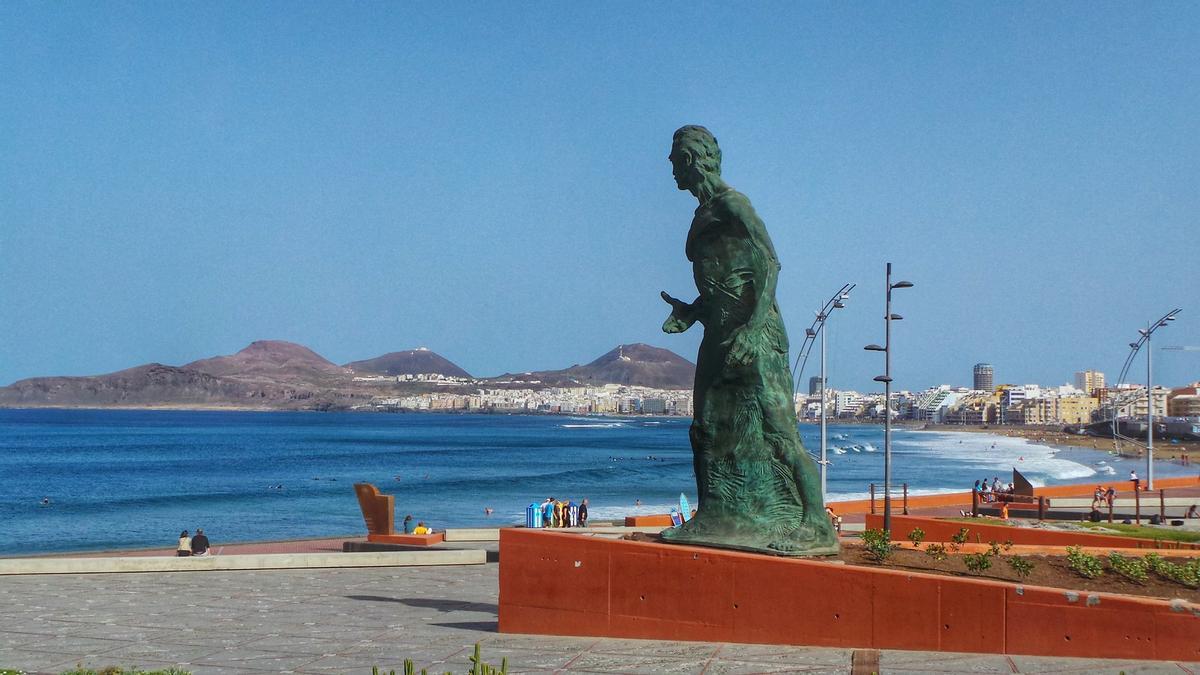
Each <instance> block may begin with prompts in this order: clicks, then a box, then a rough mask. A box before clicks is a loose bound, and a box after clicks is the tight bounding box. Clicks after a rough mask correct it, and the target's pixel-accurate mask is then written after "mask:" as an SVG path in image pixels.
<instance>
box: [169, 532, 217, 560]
mask: <svg viewBox="0 0 1200 675" xmlns="http://www.w3.org/2000/svg"><path fill="white" fill-rule="evenodd" d="M208 551H209V545H208V536H207V535H205V534H204V530H203V529H202V528H199V527H197V528H196V536H194V537H190V536H188V531H187V530H184V531H183V532H181V533H179V545H178V546H177V547H176V548H175V555H176V556H177V557H180V558H188V557H191V556H200V555H208Z"/></svg>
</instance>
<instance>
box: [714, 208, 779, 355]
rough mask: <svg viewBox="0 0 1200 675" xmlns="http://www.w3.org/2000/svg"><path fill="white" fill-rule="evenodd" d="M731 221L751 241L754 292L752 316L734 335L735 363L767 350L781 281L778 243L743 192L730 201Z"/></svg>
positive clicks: (750, 254) (731, 351) (729, 214)
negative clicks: (770, 318)
mask: <svg viewBox="0 0 1200 675" xmlns="http://www.w3.org/2000/svg"><path fill="white" fill-rule="evenodd" d="M727 208H728V214H727V216H728V218H729V220H728V222H729V224H730V226H731V227H732V228H735V230H740V231H741V232H740V233H741V234H742V236H744V237H745V238H746V240H747V242H748V243H749V245H750V246H749V260H748V261H747V263H748V265H749V267H750V272H751V275H750V276H751V280H752V281H751V283H752V285H753V289H754V290H753V293H752V294H751V296H750V301H751V302H752V303H754V306H753V307H751V311H750V317H749V318H748V319H747V320H746V323H745V325H743V326H742V327H741V328H740V329H739V330H738V331H737V333H736V334H735V335H734V336H733V344H732V345H731V349H730V354H729V357H730V359H731V360H732V361H734V362H735V363H749V362H750V361H751V360H753V359H754V357H755V356H756V355H757V354H758V353H760V352H763V351H765V350H766V349H767V333H766V330H765V327H766V323H767V315H768V313H769V312H770V311H771V307H772V305H774V303H775V286H776V284H777V283H778V281H779V270H780V264H779V258H778V257H777V256H776V254H775V246H774V244H772V243H771V237H770V236H769V235H768V234H767V227H766V225H765V224H764V223H763V221H762V219H761V218H759V217H758V214H757V213H755V212H754V207H753V206H751V205H750V201H749V200H748V199H746V198H745V197H744V196H742V195H738V196H736V197H734V198H732V199H730V200H729V202H728V203H727Z"/></svg>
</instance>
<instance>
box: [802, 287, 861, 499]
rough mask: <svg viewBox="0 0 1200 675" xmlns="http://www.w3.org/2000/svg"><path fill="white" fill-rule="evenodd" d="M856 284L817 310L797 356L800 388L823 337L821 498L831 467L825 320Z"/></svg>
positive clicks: (840, 307) (842, 305)
mask: <svg viewBox="0 0 1200 675" xmlns="http://www.w3.org/2000/svg"><path fill="white" fill-rule="evenodd" d="M854 286H855V284H846V285H844V286H842V287H841V289H839V290H838V292H837V293H834V294H833V297H831V298H829V300H827V301H826V302H825V305H824V306H823V307H821V310H820V311H819V312H817V317H816V319H814V320H813V323H812V325H811V326H809V327H808V328H807V329H806V330H805V331H804V344H803V345H801V347H800V354H799V356H798V357H797V358H796V368H795V371H796V388H797V389H799V388H800V383H801V378H802V377H803V373H804V366H805V364H807V363H808V355H809V354H810V353H811V352H812V343H813V340H815V339H817V338H818V337H819V338H820V339H821V459H820V461H819V462H818V463H817V464H818V466H820V472H821V499H822V500H824V499H825V497H826V478H827V474H828V468H829V440H828V436H827V431H826V421H825V383H826V379H827V378H826V375H825V322H826V321H827V320H828V319H829V315H830V314H831V313H832V312H833V310H835V309H842V308H844V307H845V306H846V300H849V299H850V291H851V290H853V289H854Z"/></svg>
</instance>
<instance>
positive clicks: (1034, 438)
mask: <svg viewBox="0 0 1200 675" xmlns="http://www.w3.org/2000/svg"><path fill="white" fill-rule="evenodd" d="M911 430H912V431H933V432H938V431H942V432H963V433H975V434H991V435H993V436H1007V437H1009V438H1023V439H1025V440H1027V441H1031V442H1034V443H1041V444H1043V445H1049V446H1051V447H1057V448H1072V449H1076V448H1078V449H1083V450H1098V451H1100V452H1104V453H1106V454H1108V453H1112V452H1114V450H1115V448H1114V441H1113V439H1111V438H1105V437H1103V436H1086V435H1079V434H1068V433H1066V432H1064V431H1063V430H1062V427H1061V426H1057V425H1056V426H1029V427H1025V426H1007V425H996V424H990V425H962V426H960V425H952V424H927V425H925V426H922V427H918V428H913V429H911ZM1115 454H1116V455H1117V456H1119V457H1125V458H1138V457H1141V458H1144V457H1145V456H1146V454H1145V450H1144V449H1143V448H1141V447H1140V446H1138V445H1135V444H1134V443H1132V442H1129V441H1122V442H1121V443H1120V451H1119V452H1116V453H1115ZM1183 456H1187V457H1188V459H1189V461H1192V462H1195V461H1197V460H1200V443H1197V442H1192V441H1183V442H1180V443H1171V442H1169V441H1167V442H1163V443H1162V445H1158V444H1157V443H1156V444H1155V447H1154V458H1155V461H1156V462H1159V461H1162V462H1170V461H1175V462H1179V461H1180V458H1181V457H1183Z"/></svg>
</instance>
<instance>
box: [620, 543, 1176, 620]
mask: <svg viewBox="0 0 1200 675" xmlns="http://www.w3.org/2000/svg"><path fill="white" fill-rule="evenodd" d="M624 538H625V539H631V540H633V541H644V542H654V543H659V542H661V541H662V540H661V539H660V538H659V537H658V535H654V534H646V533H640V532H639V533H634V534H630V535H626V536H625V537H624ZM1011 557H1012V556H1010V555H1008V554H1006V553H1001V554H1000V556H999V557H998V558H997V557H993V558H991V562H992V566H991V567H989V568H988V569H986V570H984V571H983V572H980V573H978V574H974V573H971V572H968V571H967V568H966V565H965V564H964V563H963V557H962V556H961V555H955V554H952V555H950V556H949V557H947V558H946V559H945V560H935V559H934V558H933V557H932V556H929V555H927V554H926V553H925V551H924V549H921V550H914V549H913V548H912V547H911V546H909V547H901V548H899V549H897V550H896V551H895V553H893V554H892V557H891V558H889V559H888V562H887V564H885V565H880V564H879V563H876V562H874V561H872V560H870V559H868V558H867V557H866V556H864V555H863V549H862V547H861V546H857V545H849V546H847V545H845V543H843V545H842V550H841V553H839V554H838V555H837V557H836V558H834V559H836V560H841V561H842V562H844V563H846V564H847V565H857V566H861V567H881V568H884V569H890V570H898V571H899V570H909V571H913V572H924V573H926V574H938V575H942V576H952V577H971V578H976V579H993V580H996V581H1008V582H1012V583H1016V584H1022V585H1027V586H1049V587H1051V588H1062V589H1066V590H1071V591H1084V592H1091V593H1115V594H1119V595H1138V596H1143V597H1148V598H1159V599H1162V600H1172V599H1175V598H1183V599H1184V600H1187V601H1188V602H1192V603H1196V604H1200V589H1196V588H1188V587H1187V586H1183V585H1181V584H1177V583H1175V582H1173V581H1167V580H1165V579H1162V578H1160V577H1158V576H1156V575H1155V574H1154V573H1153V572H1151V573H1150V574H1149V578H1147V579H1146V581H1144V582H1142V583H1138V582H1136V581H1133V580H1131V579H1127V578H1125V577H1123V576H1121V575H1119V574H1117V573H1116V572H1114V571H1112V569H1110V568H1109V566H1108V561H1107V560H1104V574H1103V575H1101V576H1099V577H1096V578H1095V579H1088V578H1085V577H1082V576H1080V575H1079V574H1077V573H1076V572H1074V571H1072V570H1071V568H1070V567H1068V566H1067V558H1066V556H1065V555H1025V556H1021V557H1023V558H1025V559H1026V560H1028V561H1029V562H1031V563H1033V570H1032V571H1031V572H1030V574H1029V576H1027V577H1025V578H1021V577H1019V576H1017V574H1016V572H1014V571H1013V569H1012V567H1011V566H1010V565H1009V564H1008V562H1007V560H1008V558H1011ZM1163 557H1164V558H1165V559H1167V560H1170V561H1171V562H1174V563H1180V562H1188V561H1189V560H1190V558H1173V557H1171V556H1165V555H1164V556H1163Z"/></svg>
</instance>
